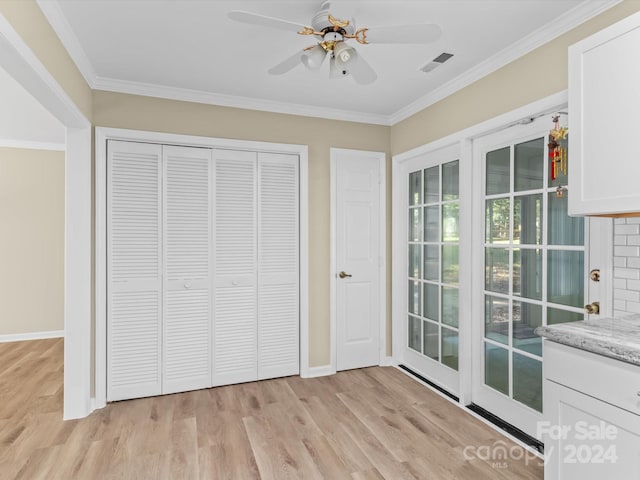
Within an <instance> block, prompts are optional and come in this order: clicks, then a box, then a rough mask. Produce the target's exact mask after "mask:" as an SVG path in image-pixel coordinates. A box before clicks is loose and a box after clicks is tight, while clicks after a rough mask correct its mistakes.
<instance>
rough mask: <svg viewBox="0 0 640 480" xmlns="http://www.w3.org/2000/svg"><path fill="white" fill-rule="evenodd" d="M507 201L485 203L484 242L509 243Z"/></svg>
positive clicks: (488, 201)
mask: <svg viewBox="0 0 640 480" xmlns="http://www.w3.org/2000/svg"><path fill="white" fill-rule="evenodd" d="M509 208H510V206H509V199H508V198H498V199H494V200H487V203H486V216H485V221H486V227H485V229H486V241H487V243H508V242H509Z"/></svg>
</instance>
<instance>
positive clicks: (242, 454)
mask: <svg viewBox="0 0 640 480" xmlns="http://www.w3.org/2000/svg"><path fill="white" fill-rule="evenodd" d="M62 360H63V341H62V340H61V339H54V340H38V341H30V342H16V343H5V344H0V478H2V479H13V478H21V479H29V480H32V479H47V480H49V479H65V480H66V479H103V478H105V479H106V478H118V479H121V478H122V479H147V478H148V479H160V478H166V479H172V480H173V479H175V480H181V479H191V478H194V479H195V478H202V479H205V478H207V479H234V480H235V479H253V478H256V479H257V478H262V479H277V480H280V479H287V478H302V479H315V478H326V479H331V480H339V479H380V478H388V479H400V478H410V479H460V480H464V479H469V480H480V479H492V480H493V479H496V480H501V479H541V478H542V477H543V472H542V466H541V465H540V461H539V460H537V459H535V460H533V459H529V462H525V460H524V459H520V460H514V459H513V458H507V459H506V460H500V461H497V462H496V463H493V462H492V461H491V460H490V459H489V460H487V461H484V460H482V459H479V458H477V457H478V455H475V458H472V459H470V460H466V459H465V455H464V452H465V448H466V451H467V453H471V454H473V452H475V451H476V450H475V449H476V448H477V447H484V450H482V449H481V450H480V452H481V453H480V457H483V456H485V457H486V456H487V455H488V454H487V453H486V452H490V451H497V450H496V449H495V448H494V447H499V446H504V447H506V448H507V449H511V448H512V447H514V444H513V443H511V442H509V441H508V440H506V439H505V438H504V437H502V436H501V435H500V434H499V433H497V432H495V431H494V430H493V429H491V428H489V427H487V426H486V425H484V424H483V423H482V422H480V421H478V420H476V419H475V418H473V417H471V416H470V415H468V414H466V413H465V412H463V411H461V410H460V409H458V408H457V407H456V406H454V405H452V404H451V403H449V402H448V401H446V400H444V399H443V398H441V397H440V396H438V395H436V394H434V393H433V392H431V391H430V390H428V389H427V388H425V387H424V386H422V385H420V384H418V383H417V382H415V381H414V380H413V379H411V378H409V377H407V376H406V375H405V374H403V373H402V372H400V371H398V370H397V369H395V368H390V367H387V368H380V367H373V368H367V369H363V370H352V371H347V372H341V373H338V374H337V375H333V376H330V377H322V378H315V379H301V378H299V377H289V378H283V379H276V380H267V381H262V382H255V383H246V384H241V385H233V386H227V387H219V388H211V389H207V390H200V391H195V392H189V393H182V394H175V395H166V396H162V397H154V398H145V399H139V400H130V401H125V402H117V403H113V404H109V405H108V406H107V407H106V408H104V409H102V410H99V411H96V412H94V413H93V414H92V415H90V416H89V417H87V418H85V419H82V420H71V421H67V422H63V421H62V420H61V416H62V413H61V412H62V372H63V370H62V368H63V366H62ZM496 442H498V443H496ZM485 451H486V452H485ZM482 452H485V453H482ZM521 453H522V451H520V450H519V448H515V449H514V450H512V453H511V455H510V456H512V457H515V458H518V457H519V456H520V454H521ZM468 456H469V455H468ZM471 457H474V456H473V455H471ZM526 463H528V464H526Z"/></svg>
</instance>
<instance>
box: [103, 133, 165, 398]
mask: <svg viewBox="0 0 640 480" xmlns="http://www.w3.org/2000/svg"><path fill="white" fill-rule="evenodd" d="M161 152H162V148H161V147H160V146H159V145H150V144H136V143H130V142H117V141H109V142H108V145H107V162H108V163H107V192H108V196H107V199H108V202H107V248H108V252H109V256H108V263H107V325H108V332H107V400H110V401H112V400H121V399H125V398H137V397H145V396H149V395H159V394H160V393H162V374H161V372H162V355H161V350H162V345H161V338H162V330H161V329H162V323H161V322H162V316H161V312H162V304H161V298H162V292H161V275H162V257H161V255H162V252H161V238H162V237H161V227H162V217H161V209H160V205H161V204H160V198H161V186H162V184H161V182H160V178H161V174H160V168H161V162H162V154H161Z"/></svg>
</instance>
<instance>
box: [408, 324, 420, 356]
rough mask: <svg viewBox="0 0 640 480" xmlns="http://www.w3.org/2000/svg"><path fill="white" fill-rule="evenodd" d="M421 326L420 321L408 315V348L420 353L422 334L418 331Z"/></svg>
mask: <svg viewBox="0 0 640 480" xmlns="http://www.w3.org/2000/svg"><path fill="white" fill-rule="evenodd" d="M421 325H422V320H420V319H419V318H416V317H412V316H411V315H409V329H408V330H409V339H408V340H409V348H413V349H414V350H415V351H417V352H420V343H421V342H420V337H422V332H421V331H420V326H421Z"/></svg>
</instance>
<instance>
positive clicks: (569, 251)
mask: <svg viewBox="0 0 640 480" xmlns="http://www.w3.org/2000/svg"><path fill="white" fill-rule="evenodd" d="M545 119H546V118H541V119H539V120H537V121H536V122H534V123H532V124H530V125H527V126H515V127H511V128H507V129H505V130H503V131H501V132H498V133H495V134H492V135H489V136H486V137H483V138H481V139H478V140H476V141H475V142H474V147H473V158H474V178H475V179H476V184H475V186H477V189H476V191H477V192H478V194H477V195H476V197H475V198H474V205H475V207H474V211H473V216H474V225H473V231H474V235H473V239H474V240H473V242H474V245H475V247H474V263H473V267H472V268H473V270H474V274H473V275H474V277H473V278H474V286H475V287H476V288H475V290H474V291H475V293H474V303H473V305H474V309H473V310H474V313H473V319H472V330H473V331H472V335H473V337H472V342H473V343H472V358H473V362H472V365H473V366H472V399H473V403H475V404H477V405H479V406H481V407H483V408H484V409H486V410H488V411H490V412H492V413H494V414H496V415H497V416H498V417H500V418H502V419H503V420H505V421H507V422H508V423H511V424H512V425H514V426H516V427H518V428H520V429H521V430H523V431H524V432H526V433H527V434H529V435H531V436H533V437H535V436H536V433H537V428H536V426H537V422H538V421H540V420H542V411H543V405H542V398H543V397H542V359H543V344H542V339H541V338H540V337H538V336H537V335H536V334H535V329H536V328H537V327H539V326H542V325H551V324H556V323H562V322H573V321H577V320H582V319H583V318H584V316H585V314H584V305H585V303H588V302H587V298H590V296H591V295H592V294H593V292H590V290H593V291H595V288H596V285H595V284H594V282H590V280H589V279H588V272H589V269H590V265H591V262H592V261H595V259H594V258H593V255H591V252H590V250H589V244H590V241H589V238H590V235H592V236H594V237H597V236H598V235H600V232H598V231H596V229H590V224H589V220H587V219H584V218H582V217H569V216H568V215H567V200H568V196H569V195H570V194H571V192H570V190H568V189H567V188H566V186H567V183H568V179H567V174H566V169H565V166H564V164H562V163H557V164H556V168H555V169H554V170H552V169H550V168H549V161H548V146H547V145H548V143H549V138H548V134H549V129H550V128H549V127H550V123H551V122H545V121H544V120H545ZM591 243H599V242H591ZM592 300H598V299H597V298H592Z"/></svg>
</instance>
